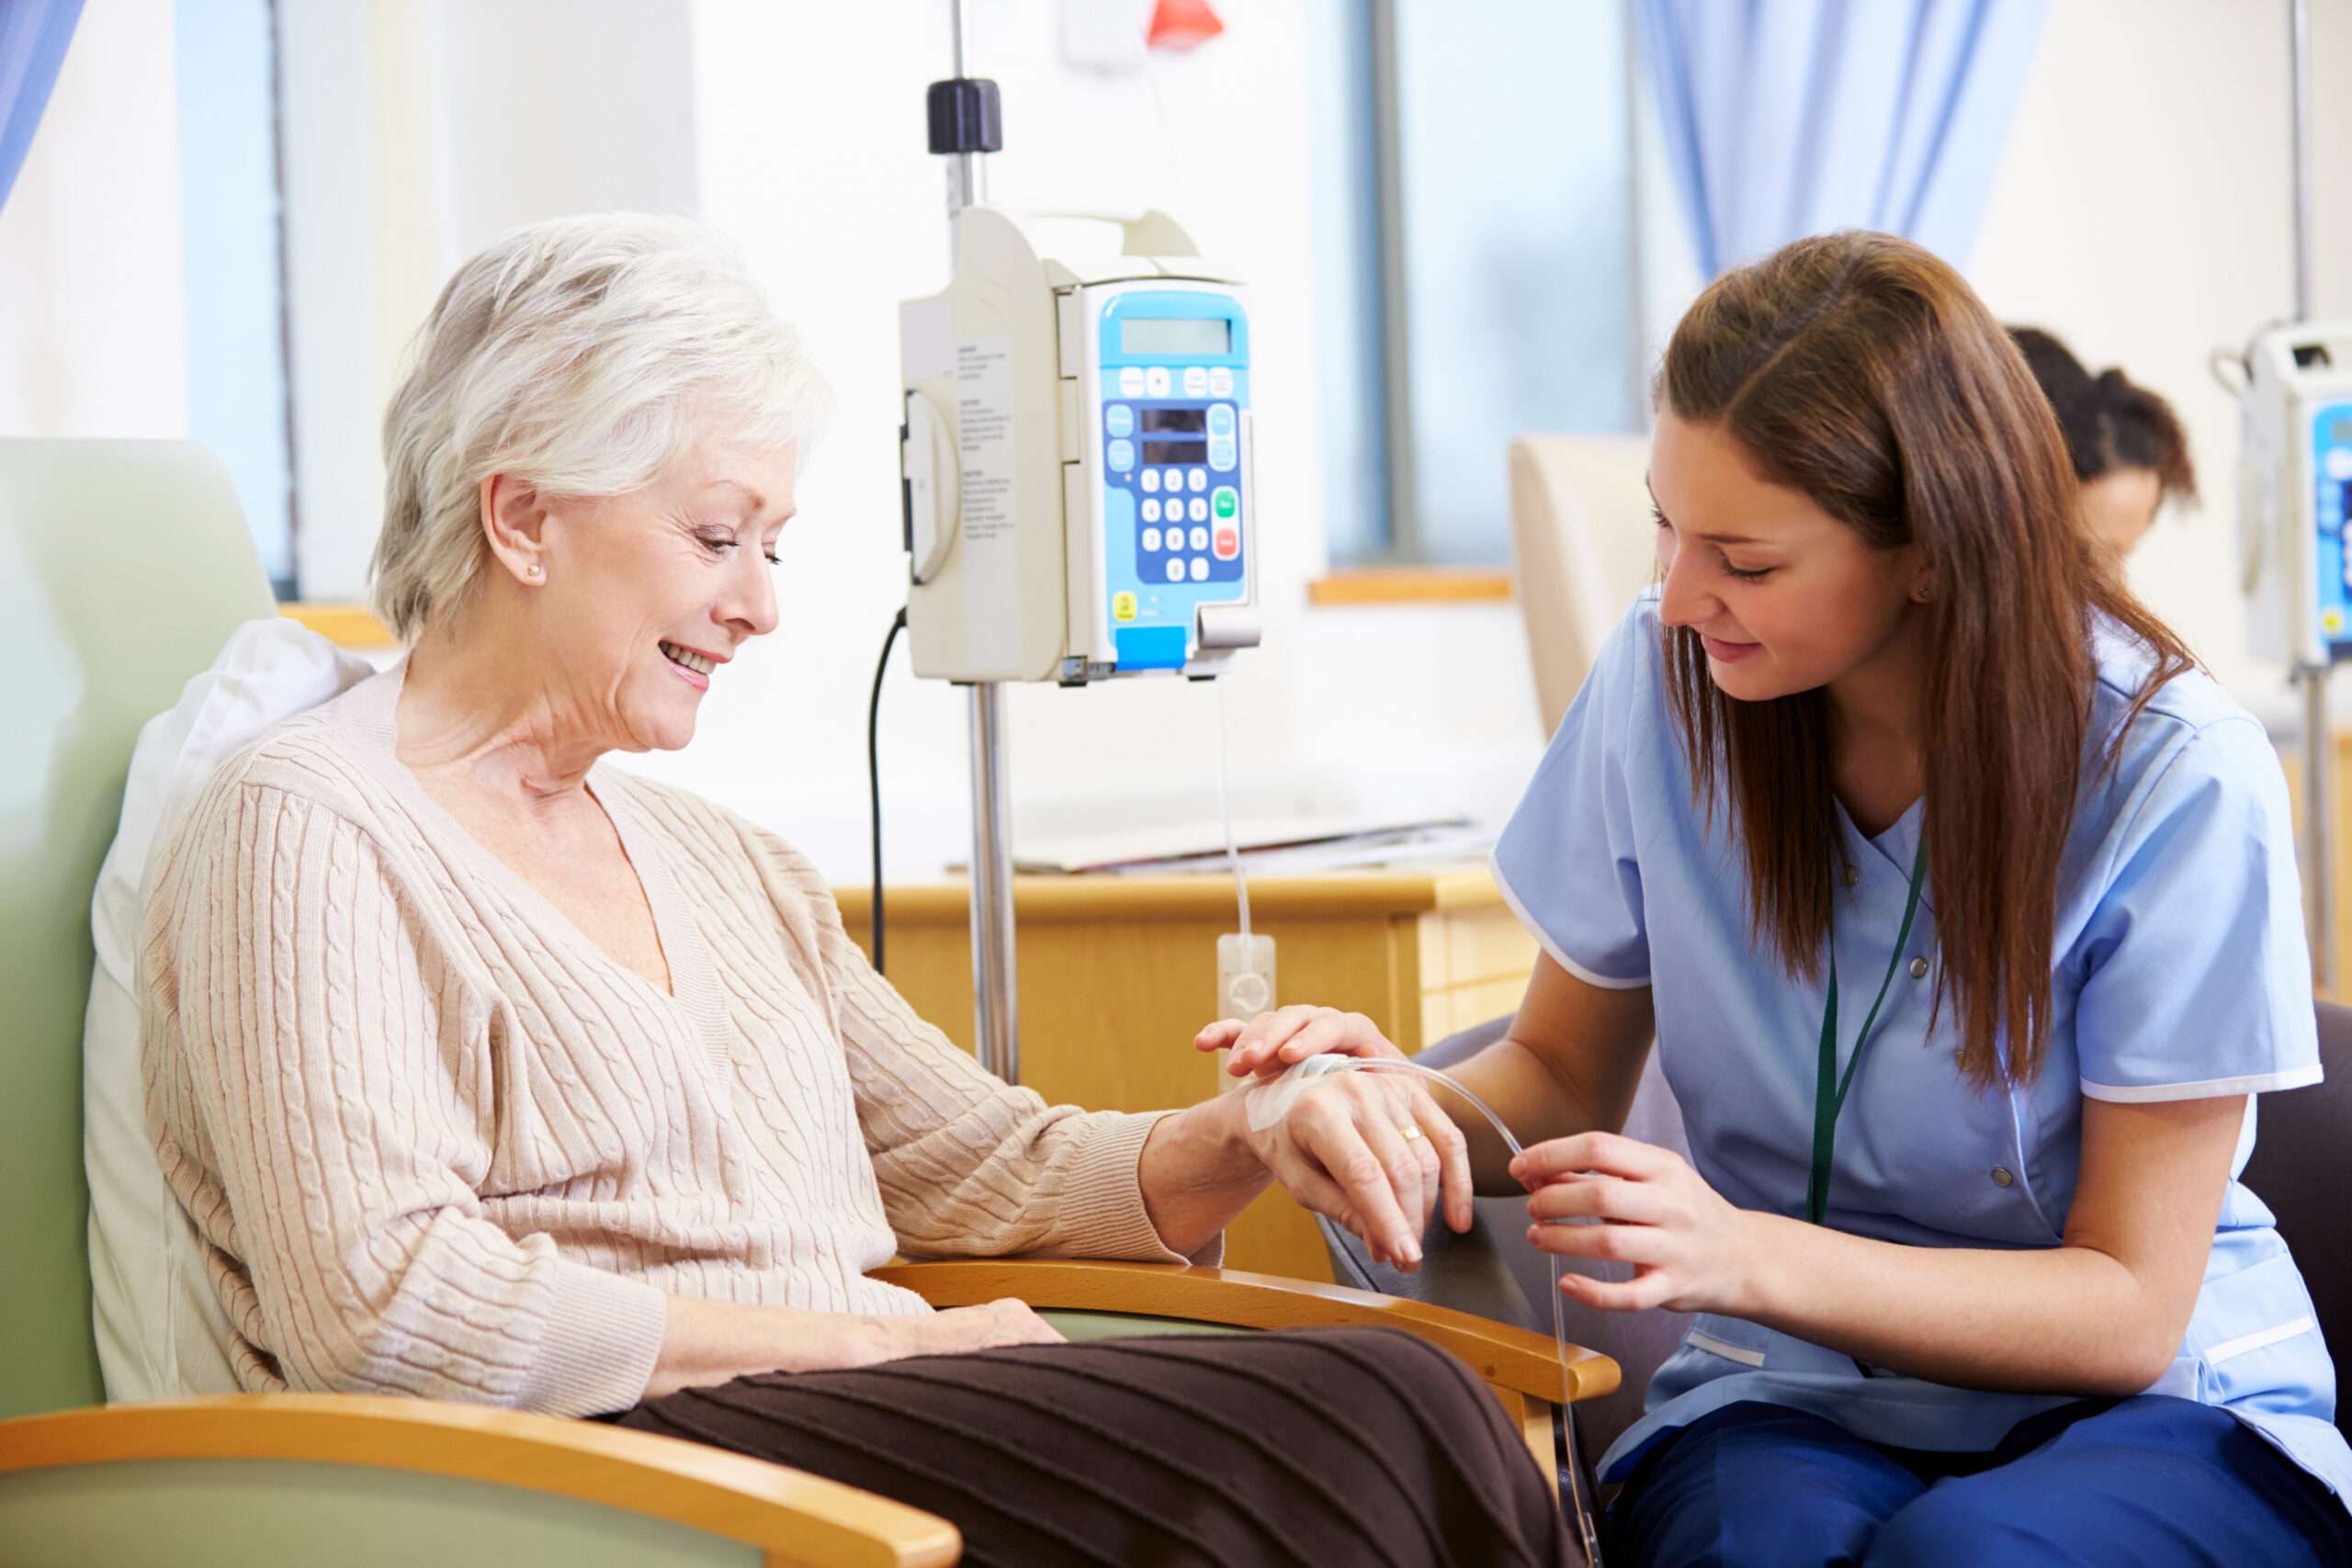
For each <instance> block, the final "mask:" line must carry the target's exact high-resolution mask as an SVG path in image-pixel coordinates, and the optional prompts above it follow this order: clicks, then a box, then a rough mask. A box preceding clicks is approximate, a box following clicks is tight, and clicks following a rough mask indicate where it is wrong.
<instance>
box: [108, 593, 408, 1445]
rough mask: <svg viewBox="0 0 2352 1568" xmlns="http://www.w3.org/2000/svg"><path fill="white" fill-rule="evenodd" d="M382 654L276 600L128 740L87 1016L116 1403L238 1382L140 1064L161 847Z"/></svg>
mask: <svg viewBox="0 0 2352 1568" xmlns="http://www.w3.org/2000/svg"><path fill="white" fill-rule="evenodd" d="M374 672H375V671H374V669H373V667H372V666H370V665H369V664H368V662H367V661H366V660H361V659H359V658H357V657H356V656H354V655H352V654H348V653H345V652H344V651H343V650H341V649H338V648H336V647H335V645H334V644H333V643H331V642H329V641H328V640H327V639H326V638H324V637H321V636H320V635H319V634H318V633H316V632H314V631H311V629H310V628H308V627H307V626H302V625H300V623H299V622H295V621H290V620H288V619H286V618H285V617H284V616H281V615H272V616H270V617H269V618H268V619H266V620H259V621H249V622H247V623H246V624H245V625H243V626H239V627H238V628H237V630H236V632H235V633H234V634H233V635H232V636H231V637H230V638H229V642H228V646H227V647H225V648H223V649H221V650H220V658H218V659H216V660H213V662H212V668H211V669H209V670H208V671H205V672H204V673H203V674H201V675H198V677H196V679H194V680H192V681H190V682H188V683H187V688H186V689H185V690H183V691H182V692H181V693H180V700H179V704H178V705H177V706H175V707H174V708H173V709H172V710H171V711H170V712H169V713H166V714H164V715H162V716H159V717H156V718H152V719H149V720H148V721H147V723H146V725H145V727H144V728H141V730H140V731H139V744H138V746H137V748H136V749H135V750H132V752H131V754H130V779H129V781H128V783H127V784H125V785H124V787H123V792H122V824H121V826H120V827H119V829H116V832H115V839H114V846H113V847H112V848H111V849H109V850H107V858H106V862H105V863H104V864H103V865H101V866H100V867H99V868H98V886H97V892H96V896H95V897H93V898H92V900H91V904H90V927H91V934H92V935H93V936H95V937H96V940H97V950H98V962H97V966H96V969H95V970H93V971H92V973H91V976H90V1010H89V1015H88V1018H87V1020H86V1021H85V1023H84V1025H83V1031H82V1109H83V1118H82V1159H83V1164H84V1165H85V1167H86V1168H88V1171H89V1178H90V1284H91V1287H92V1316H93V1318H94V1319H95V1321H96V1328H97V1338H98V1366H99V1369H100V1371H102V1372H104V1374H105V1376H106V1384H107V1398H108V1399H109V1400H111V1401H115V1402H117V1403H121V1402H125V1401H130V1400H141V1399H169V1398H173V1397H175V1396H177V1395H181V1394H190V1393H235V1392H236V1391H237V1379H236V1374H235V1373H234V1371H232V1369H231V1366H230V1361H229V1346H230V1344H231V1343H232V1335H231V1330H230V1327H229V1323H228V1319H227V1316H226V1314H223V1313H222V1312H221V1310H220V1302H219V1300H218V1298H217V1297H216V1296H215V1295H214V1294H213V1291H212V1285H211V1281H210V1280H209V1278H208V1276H207V1274H206V1271H205V1261H204V1250H205V1249H204V1244H203V1242H202V1240H201V1238H199V1237H198V1235H197V1234H196V1227H195V1225H194V1224H192V1223H191V1222H190V1221H189V1219H188V1217H187V1214H186V1213H184V1212H183V1211H182V1210H181V1208H180V1206H179V1202H178V1201H177V1200H176V1199H175V1198H174V1197H173V1196H172V1193H171V1189H170V1188H169V1187H167V1186H166V1185H164V1172H163V1168H162V1167H161V1166H160V1165H159V1164H158V1163H157V1161H156V1158H155V1145H154V1144H153V1141H152V1140H151V1139H150V1138H149V1137H148V1135H147V1112H146V1103H145V1089H144V1087H143V1084H142V1081H141V1075H140V1067H139V993H138V990H137V983H138V982H137V974H138V962H137V953H138V943H139V922H140V911H141V908H142V907H143V904H144V894H145V890H146V886H147V877H148V871H149V869H150V866H151V865H152V863H153V858H154V854H155V852H156V851H157V850H159V849H161V848H162V847H163V846H164V845H165V844H167V843H169V842H170V841H171V839H172V835H173V833H174V832H175V831H176V830H177V829H178V828H179V825H180V819H181V818H184V817H186V816H187V811H188V807H191V806H192V805H194V804H195V802H196V796H197V793H198V791H199V790H200V789H202V788H203V786H204V783H205V781H206V780H207V779H208V778H209V777H210V776H211V773H212V771H213V769H215V768H217V767H219V766H220V763H221V762H222V761H226V760H227V759H228V757H229V756H230V755H231V754H232V752H234V751H236V750H239V749H240V748H242V747H243V746H244V745H245V744H246V743H247V742H249V741H251V740H253V739H256V738H257V737H259V736H260V734H261V733H262V731H264V730H266V729H267V728H269V727H270V726H272V725H274V724H276V723H277V722H278V721H279V720H280V719H285V718H290V717H292V716H294V715H296V714H298V713H301V712H302V711H304V710H305V709H307V708H312V707H316V706H317V705H319V704H321V703H322V702H325V701H326V700H327V699H328V698H330V697H333V696H334V695H336V694H339V693H341V692H342V691H344V690H345V688H347V687H349V686H352V685H355V684H356V683H357V682H361V681H364V680H366V679H367V678H368V676H369V675H371V674H373V673H374Z"/></svg>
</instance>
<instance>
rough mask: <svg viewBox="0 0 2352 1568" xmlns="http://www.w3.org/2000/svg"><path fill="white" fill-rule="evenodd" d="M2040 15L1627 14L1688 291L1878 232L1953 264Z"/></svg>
mask: <svg viewBox="0 0 2352 1568" xmlns="http://www.w3.org/2000/svg"><path fill="white" fill-rule="evenodd" d="M2043 7H2044V0H1640V9H1639V26H1640V29H1641V33H1640V37H1641V45H1642V50H1643V52H1644V54H1645V57H1646V59H1647V63H1648V66H1649V72H1650V80H1651V83H1652V85H1653V86H1654V89H1655V91H1656V93H1657V105H1658V118H1659V121H1660V125H1661V128H1662V129H1663V130H1664V131H1665V137H1666V147H1667V155H1668V160H1669V161H1670V163H1671V164H1672V165H1673V168H1674V176H1675V184H1676V185H1677V186H1679V191H1680V194H1681V197H1682V204H1683V209H1684V212H1685V215H1686V216H1687V217H1688V219H1689V220H1690V225H1691V239H1692V242H1693V243H1694V244H1695V245H1696V247H1697V250H1698V258H1699V265H1700V268H1701V271H1702V274H1703V275H1704V276H1708V277H1714V276H1719V275H1720V274H1722V273H1724V271H1726V270H1728V269H1730V268H1732V267H1735V266H1737V265H1740V264H1742V263H1744V262H1749V261H1753V260H1755V259H1756V258H1758V256H1761V255H1764V254H1767V253H1769V252H1770V251H1772V250H1775V249H1777V248H1778V247H1780V246H1781V245H1783V244H1786V243H1788V242H1789V241H1791V240H1794V239H1799V238H1802V237H1803V236H1804V235H1806V234H1817V233H1820V232H1822V231H1825V230H1830V229H1878V230H1883V231H1886V232H1889V233H1894V234H1901V235H1903V236H1905V238H1907V239H1911V240H1916V241H1917V242H1918V243H1921V244H1923V245H1925V246H1927V247H1928V249H1929V250H1932V251H1934V252H1935V253H1936V254H1939V255H1940V256H1942V257H1943V258H1944V259H1945V260H1947V261H1949V262H1951V263H1952V265H1955V266H1958V265H1964V264H1965V262H1966V260H1967V255H1968V248H1969V244H1970V243H1971V242H1972V241H1973V239H1974V238H1975V233H1976V224H1977V220H1978V219H1979V218H1980V217H1981V216H1982V214H1983V211H1984V207H1985V193H1986V191H1987V190H1988V189H1989V188H1990V186H1991V185H1992V181H1993V175H1994V173H1995V171H1996V168H1997V166H1998V164H1999V162H2000V155H2001V147H2002V143H2003V141H2005V140H2006V139H2007V134H2008V129H2009V121H2010V118H2012V116H2013V115H2014V114H2015V112H2016V109H2017V102H2018V95H2019V94H2020V93H2021V92H2022V91H2023V90H2024V86H2025V77H2026V71H2027V68H2028V67H2029V66H2030V64H2031V62H2032V58H2033V48H2034V43H2035V40H2036V39H2037V37H2038V35H2039V34H2040V32H2041V16H2042V11H2043Z"/></svg>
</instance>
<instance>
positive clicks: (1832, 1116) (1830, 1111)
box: [1804, 832, 1928, 1225]
mask: <svg viewBox="0 0 2352 1568" xmlns="http://www.w3.org/2000/svg"><path fill="white" fill-rule="evenodd" d="M1927 871H1928V838H1927V835H1926V834H1925V833H1924V832H1923V833H1921V834H1920V836H1919V852H1918V854H1917V856H1915V857H1914V858H1913V860H1912V862H1911V894H1910V897H1908V898H1906V899H1905V900H1904V904H1903V929H1902V930H1901V931H1896V932H1895V933H1894V953H1890V954H1889V955H1888V956H1887V960H1886V978H1885V979H1883V980H1881V981H1880V982H1879V983H1878V998H1877V1000H1875V1001H1873V1002H1871V1010H1870V1011H1869V1012H1868V1013H1866V1014H1865V1015H1863V1018H1862V1032H1860V1034H1858V1035H1856V1036H1855V1037H1854V1055H1853V1058H1852V1059H1851V1060H1850V1061H1849V1062H1848V1063H1847V1064H1846V1075H1845V1077H1838V921H1837V918H1836V916H1835V915H1834V914H1833V915H1832V916H1831V918H1830V921H1829V1002H1828V1005H1827V1006H1826V1007H1824V1008H1823V1009H1822V1010H1821V1071H1820V1075H1819V1076H1818V1077H1816V1078H1815V1080H1814V1086H1813V1179H1812V1180H1811V1181H1810V1182H1809V1183H1808V1184H1807V1185H1806V1187H1805V1192H1804V1214H1805V1218H1806V1219H1808V1220H1811V1221H1812V1222H1813V1223H1814V1224H1816V1225H1817V1224H1821V1216H1822V1215H1823V1214H1824V1213H1827V1212H1828V1208H1829V1158H1830V1156H1831V1154H1832V1153H1833V1152H1834V1151H1835V1150H1836V1149H1837V1146H1838V1112H1839V1111H1843V1110H1845V1109H1846V1091H1847V1090H1848V1089H1851V1088H1853V1087H1854V1069H1855V1068H1856V1067H1859V1066H1861V1065H1862V1048H1863V1047H1864V1046H1866V1045H1868V1044H1869V1043H1871V1029H1872V1028H1873V1027H1874V1026H1875V1025H1876V1024H1877V1023H1878V1010H1879V1007H1880V1006H1881V1004H1883V1002H1884V1001H1885V1000H1886V988H1887V987H1889V986H1892V985H1893V984H1894V968H1895V965H1896V964H1900V963H1902V962H1903V944H1904V943H1905V942H1909V941H1910V940H1911V917H1912V916H1914V915H1916V914H1917V913H1918V912H1919V881H1920V878H1922V877H1923V876H1925V875H1926V874H1927Z"/></svg>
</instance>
